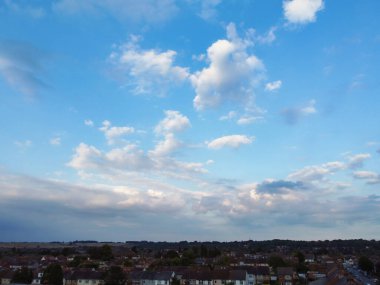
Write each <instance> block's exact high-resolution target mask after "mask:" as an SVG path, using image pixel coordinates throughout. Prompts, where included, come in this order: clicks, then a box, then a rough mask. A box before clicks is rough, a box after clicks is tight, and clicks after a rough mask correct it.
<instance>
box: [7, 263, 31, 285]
mask: <svg viewBox="0 0 380 285" xmlns="http://www.w3.org/2000/svg"><path fill="white" fill-rule="evenodd" d="M32 281H33V272H32V270H30V269H28V268H26V267H22V268H21V269H19V270H17V271H16V272H15V273H14V274H13V277H12V281H11V282H12V283H21V284H30V283H32Z"/></svg>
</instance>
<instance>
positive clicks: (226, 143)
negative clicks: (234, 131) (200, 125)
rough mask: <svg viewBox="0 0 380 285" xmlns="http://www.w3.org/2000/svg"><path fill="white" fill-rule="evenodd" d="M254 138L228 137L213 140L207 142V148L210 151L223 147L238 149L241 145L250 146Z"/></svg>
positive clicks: (242, 136) (244, 136) (243, 136)
mask: <svg viewBox="0 0 380 285" xmlns="http://www.w3.org/2000/svg"><path fill="white" fill-rule="evenodd" d="M254 139H255V138H254V137H247V136H246V135H230V136H224V137H220V138H217V139H214V140H213V141H211V142H207V147H208V148H211V149H220V148H224V147H231V148H238V147H240V146H241V145H245V144H251V143H252V142H253V141H254Z"/></svg>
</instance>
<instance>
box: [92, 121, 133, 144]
mask: <svg viewBox="0 0 380 285" xmlns="http://www.w3.org/2000/svg"><path fill="white" fill-rule="evenodd" d="M102 125H103V126H102V127H100V128H99V130H100V131H102V132H103V133H104V135H105V137H106V139H107V142H108V144H110V145H112V144H114V143H115V142H116V140H117V139H118V138H120V137H122V136H125V135H127V134H132V133H134V132H135V129H134V128H133V127H128V126H124V127H112V126H111V122H110V121H107V120H105V121H103V123H102Z"/></svg>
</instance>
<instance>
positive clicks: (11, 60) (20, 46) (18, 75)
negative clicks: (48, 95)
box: [0, 42, 47, 96]
mask: <svg viewBox="0 0 380 285" xmlns="http://www.w3.org/2000/svg"><path fill="white" fill-rule="evenodd" d="M44 59H45V55H44V54H43V53H42V52H41V51H40V50H39V49H37V48H36V47H34V46H32V45H29V44H26V43H20V42H0V75H1V77H3V78H4V79H5V81H6V82H7V83H8V84H9V85H10V86H11V87H12V88H14V89H15V90H18V91H20V92H21V93H23V94H25V95H28V96H34V95H36V94H37V92H38V91H40V90H42V89H45V88H46V86H47V85H46V83H45V82H44V80H43V79H42V77H43V61H44Z"/></svg>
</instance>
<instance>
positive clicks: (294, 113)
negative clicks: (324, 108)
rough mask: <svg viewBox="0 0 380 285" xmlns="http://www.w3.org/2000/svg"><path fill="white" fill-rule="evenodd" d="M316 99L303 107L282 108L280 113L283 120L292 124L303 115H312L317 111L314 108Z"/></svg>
mask: <svg viewBox="0 0 380 285" xmlns="http://www.w3.org/2000/svg"><path fill="white" fill-rule="evenodd" d="M315 104H316V101H315V100H311V101H310V102H309V103H308V105H306V106H304V107H293V108H287V109H284V110H283V111H282V113H281V115H282V116H283V118H284V119H285V122H286V123H287V124H289V125H294V124H296V123H298V122H299V120H300V119H301V118H303V117H306V116H309V115H313V114H316V113H317V109H316V108H315Z"/></svg>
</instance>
